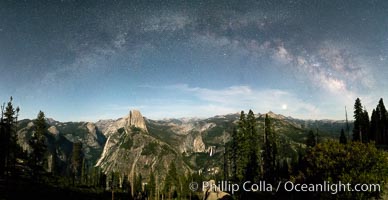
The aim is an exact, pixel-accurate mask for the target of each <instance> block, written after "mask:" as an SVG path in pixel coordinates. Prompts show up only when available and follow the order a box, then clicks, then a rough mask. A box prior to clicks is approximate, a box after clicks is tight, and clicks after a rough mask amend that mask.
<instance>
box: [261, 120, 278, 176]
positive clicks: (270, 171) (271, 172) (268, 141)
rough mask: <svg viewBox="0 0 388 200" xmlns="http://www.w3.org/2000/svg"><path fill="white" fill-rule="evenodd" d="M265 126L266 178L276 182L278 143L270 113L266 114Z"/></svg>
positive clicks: (264, 156)
mask: <svg viewBox="0 0 388 200" xmlns="http://www.w3.org/2000/svg"><path fill="white" fill-rule="evenodd" d="M264 127H265V130H264V134H265V135H264V139H265V141H264V153H263V154H264V155H263V159H264V179H265V180H267V181H269V182H270V183H274V182H275V181H276V178H277V177H276V169H277V166H276V165H277V144H276V136H275V133H274V131H273V129H272V124H271V120H270V118H269V117H268V114H267V115H265V121H264Z"/></svg>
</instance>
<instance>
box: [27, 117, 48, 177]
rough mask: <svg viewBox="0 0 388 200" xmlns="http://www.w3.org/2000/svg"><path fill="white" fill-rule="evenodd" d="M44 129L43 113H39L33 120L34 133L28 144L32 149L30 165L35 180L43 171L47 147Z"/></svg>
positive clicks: (45, 127) (45, 125)
mask: <svg viewBox="0 0 388 200" xmlns="http://www.w3.org/2000/svg"><path fill="white" fill-rule="evenodd" d="M46 129H47V124H46V121H45V116H44V113H43V112H42V111H39V113H38V116H37V118H36V119H35V120H34V132H33V133H32V136H31V139H30V140H29V144H30V146H31V148H32V153H31V156H30V159H31V160H30V161H31V162H30V163H31V168H32V171H33V177H34V179H35V180H38V178H39V173H41V172H43V171H44V166H43V165H44V163H45V162H44V156H45V153H46V151H47V146H46V144H45V134H46Z"/></svg>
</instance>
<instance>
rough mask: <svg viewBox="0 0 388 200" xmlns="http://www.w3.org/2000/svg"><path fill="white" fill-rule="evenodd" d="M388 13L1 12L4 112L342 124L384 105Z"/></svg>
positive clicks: (159, 7) (244, 9) (47, 4)
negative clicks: (135, 112)
mask: <svg viewBox="0 0 388 200" xmlns="http://www.w3.org/2000/svg"><path fill="white" fill-rule="evenodd" d="M387 13H388V3H387V2H386V1H383V0H373V1H361V0H360V1H358V0H357V1H334V0H333V1H315V0H314V1H307V0H291V1H276V2H275V1H222V2H221V1H147V2H145V1H73V0H63V1H17V2H15V1H6V0H3V1H0V71H1V75H0V100H1V101H7V99H8V98H9V96H11V95H12V96H13V97H14V99H15V104H17V105H19V106H20V107H21V117H23V118H34V117H35V116H36V114H37V113H38V111H39V110H43V111H44V112H45V113H46V115H47V116H48V117H52V118H55V119H57V120H61V121H69V120H74V121H78V120H85V121H95V120H98V119H104V118H118V117H120V116H123V115H125V114H127V112H128V110H129V109H132V108H137V109H140V110H141V111H142V113H143V115H144V116H146V117H148V118H152V119H160V118H168V117H210V116H214V115H220V114H227V113H234V112H238V111H240V110H246V109H253V110H254V111H255V112H268V111H269V110H271V111H274V112H276V113H280V114H284V115H287V116H293V117H298V118H309V119H322V118H331V119H343V118H344V106H347V107H349V108H352V105H353V103H354V100H355V98H357V97H360V98H361V100H362V103H363V105H366V107H367V109H371V108H373V107H375V106H376V103H377V101H378V99H379V98H381V97H382V98H385V99H386V98H388V92H387V91H388V90H387V89H386V88H387V87H388V81H387V80H388V79H387V77H388V68H387V67H388V60H387V57H388V16H387V15H388V14H387Z"/></svg>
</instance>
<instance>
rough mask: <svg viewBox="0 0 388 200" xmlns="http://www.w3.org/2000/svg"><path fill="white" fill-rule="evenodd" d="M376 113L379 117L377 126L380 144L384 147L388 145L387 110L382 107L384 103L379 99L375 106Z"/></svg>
mask: <svg viewBox="0 0 388 200" xmlns="http://www.w3.org/2000/svg"><path fill="white" fill-rule="evenodd" d="M377 108H378V109H376V111H377V114H378V116H379V121H378V124H377V127H378V131H379V135H380V137H381V140H382V141H381V143H382V144H384V145H388V136H387V120H388V117H387V115H388V114H387V109H386V108H385V106H384V101H383V99H382V98H381V99H380V101H379V104H378V105H377Z"/></svg>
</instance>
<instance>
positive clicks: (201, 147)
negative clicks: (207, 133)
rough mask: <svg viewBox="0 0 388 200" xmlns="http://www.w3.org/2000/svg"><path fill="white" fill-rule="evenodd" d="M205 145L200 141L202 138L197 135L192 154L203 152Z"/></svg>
mask: <svg viewBox="0 0 388 200" xmlns="http://www.w3.org/2000/svg"><path fill="white" fill-rule="evenodd" d="M205 148H206V147H205V143H203V141H202V136H201V135H198V136H197V137H196V138H195V139H194V142H193V150H194V152H204V151H205Z"/></svg>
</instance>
